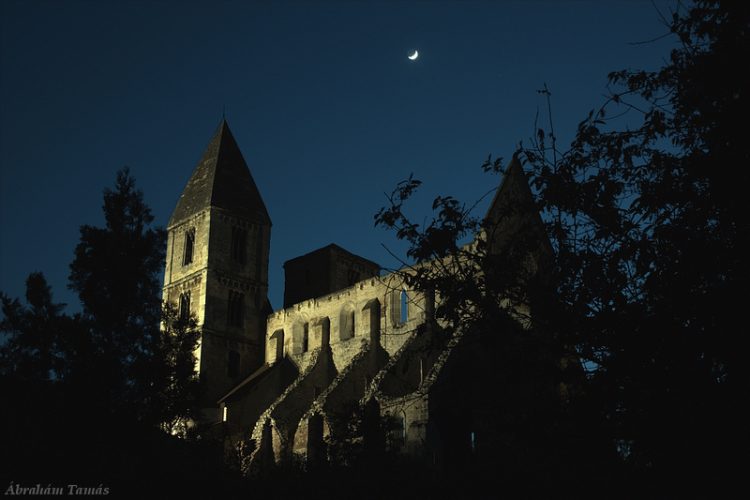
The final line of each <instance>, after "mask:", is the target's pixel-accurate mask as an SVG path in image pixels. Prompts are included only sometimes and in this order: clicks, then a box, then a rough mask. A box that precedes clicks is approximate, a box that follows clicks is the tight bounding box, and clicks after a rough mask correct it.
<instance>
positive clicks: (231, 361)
mask: <svg viewBox="0 0 750 500" xmlns="http://www.w3.org/2000/svg"><path fill="white" fill-rule="evenodd" d="M239 374H240V353H238V352H237V351H229V356H227V376H228V377H231V378H237V376H238V375H239Z"/></svg>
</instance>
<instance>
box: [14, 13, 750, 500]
mask: <svg viewBox="0 0 750 500" xmlns="http://www.w3.org/2000/svg"><path fill="white" fill-rule="evenodd" d="M749 5H750V4H748V3H747V2H723V1H714V0H703V1H698V2H696V3H695V4H692V5H691V6H690V7H684V6H676V8H677V10H676V11H675V12H674V13H670V14H669V15H670V16H671V17H667V18H665V19H664V21H665V29H668V30H669V31H670V32H671V35H672V36H673V37H674V38H675V40H676V41H677V42H678V44H677V45H676V48H675V49H674V50H673V51H672V52H671V54H670V55H669V57H668V59H666V60H665V63H664V66H663V67H662V68H661V69H660V70H658V71H655V72H646V71H633V70H626V71H617V72H614V73H612V74H610V88H609V91H610V95H609V96H608V99H607V100H606V102H605V103H604V104H603V105H602V107H601V108H599V109H598V110H594V111H592V112H591V113H589V115H588V116H587V117H585V119H584V120H583V121H581V122H580V124H579V126H578V130H577V134H576V137H575V139H574V140H573V142H572V144H570V146H569V147H568V148H561V147H560V146H559V144H558V142H557V140H556V136H555V134H554V130H553V125H554V122H553V120H552V118H551V116H550V119H549V121H547V120H545V124H544V125H540V124H538V125H537V127H536V128H537V129H538V131H537V133H536V136H535V137H533V138H532V139H531V140H530V142H528V143H527V144H525V145H524V144H521V145H520V146H519V149H518V151H517V152H516V154H515V156H514V160H517V161H513V162H508V163H506V162H504V161H503V160H502V159H497V160H491V159H488V161H487V162H486V163H485V165H484V168H485V170H487V171H494V172H504V173H506V174H509V173H510V171H511V170H512V168H523V171H525V175H526V176H527V177H528V179H529V180H530V183H531V192H532V193H533V201H532V202H531V203H532V205H533V206H531V207H525V206H521V205H522V202H523V197H522V196H521V197H517V198H511V199H516V200H518V201H519V203H518V204H517V205H509V206H507V207H504V210H502V211H500V212H498V213H495V214H493V216H492V217H488V218H476V217H474V216H472V215H471V214H470V213H469V212H470V211H469V210H468V209H467V208H466V206H465V205H463V204H461V203H460V202H458V201H457V200H455V199H453V198H451V197H440V198H438V199H436V200H435V203H434V205H433V209H434V210H435V211H436V215H435V217H434V219H433V220H432V222H430V223H428V224H427V225H426V226H424V227H423V226H420V225H417V224H415V223H413V222H412V221H411V219H409V217H408V216H407V215H406V214H405V212H404V207H405V205H404V203H405V201H406V200H407V199H408V198H409V196H410V195H411V194H412V193H413V192H414V190H415V189H417V187H418V186H419V181H417V180H414V179H411V178H410V179H409V180H408V181H405V182H404V183H402V184H400V185H399V186H398V187H397V189H396V190H395V191H394V194H393V196H392V198H391V202H392V203H391V204H390V206H388V207H385V208H383V209H382V210H381V211H380V212H379V213H378V215H377V216H376V224H379V225H381V226H384V227H386V228H390V229H393V230H394V231H396V234H397V236H398V237H399V238H401V239H405V240H407V241H408V243H409V244H410V250H409V252H408V257H409V259H411V261H412V262H417V263H420V264H422V267H419V268H418V271H417V272H416V273H415V274H409V275H407V278H408V279H409V281H410V284H411V286H413V287H414V288H416V289H420V290H423V291H428V292H432V291H437V292H438V296H439V299H440V300H439V302H438V307H437V309H436V311H435V316H436V317H437V319H438V320H439V322H440V324H441V326H443V327H444V329H445V331H446V332H447V334H448V335H449V336H450V335H451V334H454V333H457V332H459V331H472V332H475V333H476V334H477V335H476V337H477V338H478V339H479V340H481V342H482V344H483V346H485V347H487V348H485V349H483V350H481V351H479V352H478V354H477V356H478V357H477V358H476V363H474V364H475V367H474V369H473V370H472V372H471V374H467V375H466V377H464V378H463V379H461V380H458V379H457V380H455V381H454V383H455V384H456V385H457V386H458V387H465V388H466V389H467V391H473V392H475V393H477V394H479V395H480V396H481V397H478V398H475V400H483V401H484V403H481V404H479V405H478V406H477V407H475V408H471V409H466V411H467V412H468V413H465V414H468V415H469V416H470V418H475V419H482V420H483V421H491V422H494V423H495V424H494V432H488V433H487V434H488V435H489V437H488V438H486V439H485V441H484V442H483V443H482V446H483V450H484V451H483V453H482V455H481V459H476V458H474V459H472V460H471V461H467V462H466V463H458V462H456V464H455V465H454V466H452V467H451V468H449V469H448V470H444V471H441V472H439V473H436V472H435V471H432V470H429V469H423V468H420V467H418V466H417V465H415V464H409V463H406V462H401V461H400V460H399V459H398V457H396V456H393V455H389V454H388V452H386V451H383V454H381V455H378V456H374V457H373V456H368V457H365V458H363V459H362V460H361V461H360V462H357V461H355V460H352V461H350V462H351V463H352V464H353V465H352V466H351V467H350V468H348V469H340V468H338V469H334V468H325V467H323V466H321V468H319V469H316V470H312V471H307V472H303V471H302V470H301V469H299V468H292V469H283V470H278V471H275V472H272V473H271V474H270V476H269V477H266V478H260V479H259V478H253V479H243V478H241V477H240V476H239V474H238V473H236V472H235V471H233V470H232V469H231V467H227V466H226V465H225V464H224V461H223V458H222V455H223V450H222V444H221V443H220V442H218V441H214V440H212V439H208V438H207V437H206V436H204V435H202V434H201V429H200V428H198V427H190V426H188V425H186V423H187V422H190V421H191V419H192V418H193V417H195V416H196V415H195V412H196V408H195V402H196V400H197V398H198V395H199V394H198V391H199V384H198V382H197V380H196V376H195V373H194V363H195V359H194V356H193V352H194V349H195V347H196V343H197V338H198V334H197V331H196V325H195V322H194V321H193V320H191V319H189V318H187V319H186V318H180V317H179V314H178V313H177V311H175V310H174V309H173V308H170V307H168V306H165V305H163V304H162V303H161V298H160V283H159V275H160V272H161V269H162V266H163V263H164V249H165V246H166V244H165V233H164V231H163V230H162V229H159V228H155V227H153V226H152V222H153V217H152V215H151V213H150V210H149V208H148V207H147V206H146V205H145V204H144V202H143V199H142V195H141V193H140V192H139V191H138V190H137V189H136V188H135V185H134V180H133V179H132V177H131V176H130V175H129V173H128V172H127V170H125V171H122V172H120V173H118V176H117V180H116V184H115V187H114V189H112V190H105V193H104V206H103V210H104V214H105V221H106V224H105V227H103V228H96V227H90V226H83V227H82V228H81V239H80V243H79V245H78V247H77V248H76V251H75V259H74V261H73V262H72V263H71V273H70V284H69V286H70V288H71V289H73V290H75V291H76V292H77V293H78V295H79V297H80V300H81V305H82V312H81V313H79V314H76V315H73V316H70V315H68V314H66V313H65V312H64V310H63V306H62V305H61V304H56V303H55V302H54V299H53V295H52V291H51V290H50V287H49V286H48V284H47V283H46V281H45V279H44V277H43V276H42V275H41V274H40V273H32V274H31V275H30V276H29V278H28V280H27V293H26V300H25V303H23V302H22V301H20V300H18V299H13V298H10V297H7V296H5V295H2V308H3V318H2V323H0V331H1V333H2V335H3V339H2V343H0V376H1V377H2V378H1V379H0V391H1V392H0V393H1V394H2V401H3V411H2V420H1V421H0V426H1V427H2V442H1V443H0V445H1V446H2V448H1V449H2V453H3V456H4V458H5V460H4V462H5V464H6V465H5V466H4V469H3V471H2V474H1V476H2V478H3V480H4V481H3V483H2V484H3V485H4V486H3V487H5V485H7V484H9V483H10V481H13V482H14V483H20V484H23V485H25V486H30V485H34V484H37V483H42V484H43V485H45V484H48V483H49V484H55V485H65V484H71V483H76V482H77V483H79V484H82V485H86V486H92V487H96V486H99V485H100V484H104V485H105V486H107V487H109V488H110V490H111V491H112V493H113V494H118V493H122V494H123V495H130V496H145V495H147V494H149V493H154V492H155V491H156V490H159V491H161V492H165V493H167V496H177V495H178V494H180V493H192V494H198V493H200V492H206V493H210V497H218V496H228V497H230V498H233V497H240V496H244V497H248V496H252V495H253V494H258V491H259V490H260V489H262V490H263V491H267V492H275V493H277V494H279V495H281V496H284V493H286V494H287V496H303V495H308V496H309V495H312V496H314V497H317V496H324V495H331V496H342V497H343V496H360V497H371V498H392V497H399V496H407V495H408V496H411V497H420V496H435V497H459V498H460V497H477V496H479V497H489V498H493V497H497V496H501V495H502V494H503V492H505V491H507V490H508V489H509V488H512V489H516V488H521V489H523V490H524V491H526V494H527V496H547V495H546V493H550V494H552V493H553V492H556V495H557V494H561V495H562V496H573V495H576V496H578V495H588V496H596V497H615V496H624V497H634V496H636V497H642V496H646V497H648V496H664V495H665V496H667V497H670V496H673V495H677V494H678V492H682V491H685V490H690V491H693V492H701V493H704V494H707V495H709V496H715V495H718V492H719V490H722V489H724V488H727V487H728V486H729V485H730V484H732V483H733V482H734V481H735V480H736V478H737V477H738V475H739V473H740V468H741V467H742V466H743V465H744V464H745V463H746V462H747V458H748V452H747V447H746V444H747V437H748V432H747V421H748V414H747V410H746V408H745V407H746V405H745V404H742V402H741V401H742V400H743V399H744V398H746V397H747V395H748V394H750V387H748V385H749V384H750V374H748V373H747V371H748V370H747V364H746V363H744V362H743V359H742V358H743V354H744V351H743V349H742V347H743V346H744V344H745V343H744V342H743V340H744V339H743V333H744V330H746V328H743V326H742V325H743V320H744V314H743V306H744V297H745V296H746V295H747V292H746V290H747V289H748V285H749V283H748V260H747V255H750V249H749V248H748V236H749V234H748V233H749V232H750V224H749V221H748V219H747V218H746V212H747V210H746V208H745V205H744V201H745V200H744V192H743V191H744V190H745V189H746V186H747V185H748V148H747V147H746V144H745V143H744V135H745V129H746V127H745V126H744V119H746V117H747V116H749V114H748V111H749V110H748V99H747V97H748V96H747V92H748V89H750V81H749V80H750V77H748V74H747V72H746V71H744V70H745V68H744V67H745V66H746V65H747V61H750V47H749V44H748V32H749V31H750V13H749V9H750V7H748V6H749ZM540 92H541V93H542V95H544V96H545V97H546V98H547V99H548V103H549V105H550V109H548V111H549V114H550V115H551V107H552V106H553V105H554V98H553V96H552V95H551V92H550V90H549V89H547V88H546V87H545V88H544V89H542V90H541V91H540ZM624 112H627V114H626V115H625V116H626V118H627V119H628V120H629V127H628V128H625V127H622V126H621V124H622V123H623V122H622V113H624ZM521 164H523V167H521ZM512 165H515V166H513V167H512V168H510V166H512ZM493 182H494V181H493ZM528 208H532V211H533V212H535V211H538V212H540V213H541V216H542V218H541V221H537V220H536V219H535V218H533V217H532V218H524V217H525V216H524V215H523V214H528V213H529V210H527V209H528ZM519 214H521V215H519ZM519 217H520V219H519ZM519 220H520V221H521V223H518V221H519ZM509 221H511V222H509ZM512 221H516V222H512ZM480 232H484V234H486V235H487V236H488V238H486V239H485V240H483V241H480V242H479V243H477V245H476V246H475V247H474V249H473V250H472V251H471V252H467V251H466V249H465V248H464V247H462V246H461V245H459V242H460V241H464V240H465V239H466V237H467V236H473V235H475V234H477V233H480ZM436 262H437V263H439V265H438V264H435V263H436ZM451 262H452V263H453V264H455V265H446V263H451ZM459 378H460V377H459ZM176 436H180V437H179V438H178V437H176ZM487 486H490V489H489V490H487V489H485V488H486V487H487Z"/></svg>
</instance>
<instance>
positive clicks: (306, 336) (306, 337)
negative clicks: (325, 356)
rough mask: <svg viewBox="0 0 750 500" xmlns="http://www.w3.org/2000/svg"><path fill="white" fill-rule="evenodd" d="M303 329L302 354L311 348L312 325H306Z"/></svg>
mask: <svg viewBox="0 0 750 500" xmlns="http://www.w3.org/2000/svg"><path fill="white" fill-rule="evenodd" d="M302 328H303V329H302V352H307V351H308V349H309V348H310V323H305V325H304V326H303V327H302Z"/></svg>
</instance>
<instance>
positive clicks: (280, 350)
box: [269, 329, 284, 363]
mask: <svg viewBox="0 0 750 500" xmlns="http://www.w3.org/2000/svg"><path fill="white" fill-rule="evenodd" d="M269 340H270V341H271V342H272V344H271V345H269V349H271V348H272V350H271V351H270V352H272V353H273V356H274V363H276V362H279V361H281V359H282V358H283V357H284V330H283V329H282V330H276V331H275V332H273V335H271V338H270V339H269Z"/></svg>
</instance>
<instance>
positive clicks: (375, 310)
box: [362, 299, 380, 344]
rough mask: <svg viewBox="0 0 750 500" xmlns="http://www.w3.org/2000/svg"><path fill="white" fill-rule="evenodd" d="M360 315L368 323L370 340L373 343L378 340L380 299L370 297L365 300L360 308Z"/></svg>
mask: <svg viewBox="0 0 750 500" xmlns="http://www.w3.org/2000/svg"><path fill="white" fill-rule="evenodd" d="M362 317H363V318H364V319H365V320H366V321H367V320H369V323H370V324H369V330H370V342H372V343H373V344H376V343H378V342H380V301H379V300H378V299H371V300H370V301H369V302H367V304H365V307H363V308H362Z"/></svg>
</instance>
